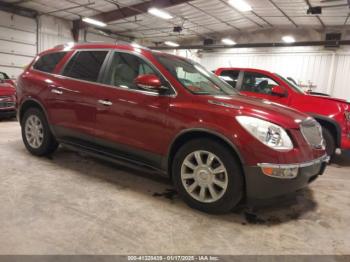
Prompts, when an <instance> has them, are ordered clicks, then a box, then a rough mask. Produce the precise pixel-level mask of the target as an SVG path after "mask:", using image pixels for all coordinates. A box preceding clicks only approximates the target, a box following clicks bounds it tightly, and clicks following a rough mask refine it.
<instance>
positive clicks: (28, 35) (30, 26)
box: [0, 11, 37, 78]
mask: <svg viewBox="0 0 350 262" xmlns="http://www.w3.org/2000/svg"><path fill="white" fill-rule="evenodd" d="M36 29H37V28H36V21H35V20H34V19H31V18H27V17H23V16H18V15H13V14H11V13H7V12H2V11H0V56H1V59H0V71H3V72H5V73H7V74H8V75H9V76H10V77H12V78H16V77H17V76H18V75H19V74H20V72H22V70H23V67H24V66H25V65H27V64H28V63H29V62H30V61H31V60H32V59H33V58H34V56H35V54H36Z"/></svg>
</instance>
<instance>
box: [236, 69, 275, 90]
mask: <svg viewBox="0 0 350 262" xmlns="http://www.w3.org/2000/svg"><path fill="white" fill-rule="evenodd" d="M274 86H278V83H276V82H275V81H274V80H273V79H271V78H270V77H268V76H265V75H263V74H259V73H252V72H246V73H244V78H243V83H242V88H241V91H246V92H254V93H259V94H266V95H271V94H272V88H273V87H274Z"/></svg>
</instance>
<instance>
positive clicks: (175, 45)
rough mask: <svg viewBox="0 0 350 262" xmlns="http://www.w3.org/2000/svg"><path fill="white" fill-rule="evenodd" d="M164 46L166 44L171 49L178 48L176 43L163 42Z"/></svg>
mask: <svg viewBox="0 0 350 262" xmlns="http://www.w3.org/2000/svg"><path fill="white" fill-rule="evenodd" d="M164 44H166V45H168V46H172V47H178V46H180V45H179V44H178V43H175V42H171V41H165V42H164Z"/></svg>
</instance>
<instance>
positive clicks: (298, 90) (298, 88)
mask: <svg viewBox="0 0 350 262" xmlns="http://www.w3.org/2000/svg"><path fill="white" fill-rule="evenodd" d="M275 75H276V76H278V77H279V78H281V79H282V80H283V81H284V82H286V83H287V84H288V85H289V86H290V87H291V88H292V89H294V91H296V92H298V93H299V94H305V92H304V90H303V89H302V88H301V87H300V86H298V85H296V84H295V83H293V82H292V81H290V80H289V79H287V78H284V77H283V76H281V75H279V74H275Z"/></svg>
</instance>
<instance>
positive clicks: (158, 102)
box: [17, 44, 327, 213]
mask: <svg viewBox="0 0 350 262" xmlns="http://www.w3.org/2000/svg"><path fill="white" fill-rule="evenodd" d="M17 85H18V91H17V92H18V118H19V121H20V123H21V127H22V137H23V141H24V144H25V146H26V148H27V149H28V150H29V151H30V152H31V153H32V154H34V155H38V156H42V155H47V154H50V153H52V152H53V151H54V150H55V149H56V148H57V146H58V144H59V143H61V144H63V145H65V146H68V147H70V148H73V149H77V150H82V151H84V152H88V153H90V154H92V155H95V156H98V157H102V158H105V159H107V160H111V161H118V162H119V161H123V162H128V163H131V164H133V165H139V166H142V167H144V168H151V169H153V170H157V171H160V172H163V173H167V174H169V175H170V176H171V178H172V180H173V183H174V185H175V187H176V189H177V190H178V192H179V193H180V195H181V196H182V197H183V198H184V200H185V201H186V202H187V203H188V204H189V205H190V206H191V207H194V208H197V209H199V210H202V211H206V212H211V213H222V212H228V211H229V210H231V209H232V208H233V207H235V206H236V205H237V204H238V203H239V202H240V201H242V200H248V201H257V200H263V199H267V198H274V197H278V196H280V195H283V194H287V193H291V192H294V191H296V190H298V189H300V188H303V187H305V186H306V185H307V184H308V183H310V182H311V181H313V180H314V179H315V178H317V177H318V176H319V175H321V174H322V173H323V171H324V169H325V166H326V161H327V156H326V154H325V151H324V144H323V138H322V134H321V129H320V126H319V124H318V123H317V122H316V121H315V120H314V119H312V118H310V117H308V116H306V115H304V114H302V113H300V112H298V111H295V110H293V109H289V108H287V107H283V106H279V105H274V104H271V103H268V102H260V101H257V100H256V99H251V98H248V97H244V96H241V95H238V94H237V92H236V91H235V89H234V88H232V87H231V86H230V85H228V84H227V83H226V82H224V81H222V80H221V79H220V78H218V77H217V76H215V75H214V74H212V73H210V72H208V71H207V70H206V69H204V68H203V67H202V66H200V65H199V64H197V63H194V62H192V61H189V60H186V59H184V58H180V57H177V56H172V55H169V54H163V53H160V52H153V51H151V50H148V49H143V48H138V47H133V46H119V45H108V44H76V45H66V46H59V47H56V48H54V49H52V50H49V51H46V52H44V53H42V54H40V55H39V56H38V57H37V58H36V59H35V60H34V61H33V62H32V64H31V65H30V66H29V67H28V68H27V69H26V70H25V72H24V73H23V74H22V75H21V76H20V77H19V79H18V83H17Z"/></svg>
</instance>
